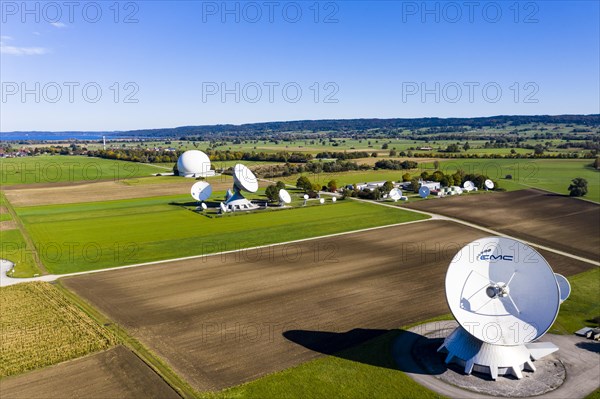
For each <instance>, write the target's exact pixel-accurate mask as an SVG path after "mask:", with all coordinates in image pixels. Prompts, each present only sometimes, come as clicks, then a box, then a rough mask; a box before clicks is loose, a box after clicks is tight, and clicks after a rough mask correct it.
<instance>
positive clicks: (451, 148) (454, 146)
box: [446, 144, 460, 152]
mask: <svg viewBox="0 0 600 399" xmlns="http://www.w3.org/2000/svg"><path fill="white" fill-rule="evenodd" d="M446 152H460V148H459V147H458V144H450V145H449V146H448V147H446Z"/></svg>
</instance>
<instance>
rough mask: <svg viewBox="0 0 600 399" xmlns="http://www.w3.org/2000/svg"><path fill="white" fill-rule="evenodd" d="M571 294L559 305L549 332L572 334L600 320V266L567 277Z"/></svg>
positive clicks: (593, 325) (596, 323)
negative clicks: (558, 310)
mask: <svg viewBox="0 0 600 399" xmlns="http://www.w3.org/2000/svg"><path fill="white" fill-rule="evenodd" d="M569 282H570V283H571V296H569V298H568V299H567V300H566V301H565V302H564V303H563V304H562V305H561V306H560V312H559V313H558V317H557V318H556V321H555V322H554V325H553V326H552V328H551V329H550V331H549V332H551V333H553V334H572V333H574V332H575V331H577V330H579V329H580V328H582V327H585V326H588V327H598V324H599V320H600V268H598V267H596V268H594V269H592V270H588V271H587V272H583V273H579V274H577V275H575V276H572V277H569Z"/></svg>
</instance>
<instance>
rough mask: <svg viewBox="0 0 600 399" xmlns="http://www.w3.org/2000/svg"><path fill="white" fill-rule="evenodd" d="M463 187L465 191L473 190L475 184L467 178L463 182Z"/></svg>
mask: <svg viewBox="0 0 600 399" xmlns="http://www.w3.org/2000/svg"><path fill="white" fill-rule="evenodd" d="M463 187H464V189H465V190H467V191H469V192H470V191H473V189H474V188H475V184H473V182H472V181H471V180H467V181H466V182H464V183H463Z"/></svg>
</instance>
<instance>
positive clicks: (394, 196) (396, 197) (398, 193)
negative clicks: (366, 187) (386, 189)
mask: <svg viewBox="0 0 600 399" xmlns="http://www.w3.org/2000/svg"><path fill="white" fill-rule="evenodd" d="M390 198H391V199H393V200H394V202H396V201H398V200H399V199H400V198H402V191H401V190H400V189H399V188H393V189H392V191H390Z"/></svg>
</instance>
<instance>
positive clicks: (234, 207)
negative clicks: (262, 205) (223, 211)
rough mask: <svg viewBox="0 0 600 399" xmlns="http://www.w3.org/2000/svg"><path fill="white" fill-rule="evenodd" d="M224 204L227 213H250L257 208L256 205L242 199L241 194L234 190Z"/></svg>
mask: <svg viewBox="0 0 600 399" xmlns="http://www.w3.org/2000/svg"><path fill="white" fill-rule="evenodd" d="M224 204H225V206H226V207H227V211H228V212H238V211H252V210H255V209H258V208H259V206H258V205H256V204H253V203H252V202H250V201H248V200H247V199H246V198H244V196H243V195H242V193H241V192H240V191H239V190H237V189H235V188H234V190H233V193H232V195H231V196H230V197H229V198H227V200H226V201H225V203H224Z"/></svg>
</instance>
